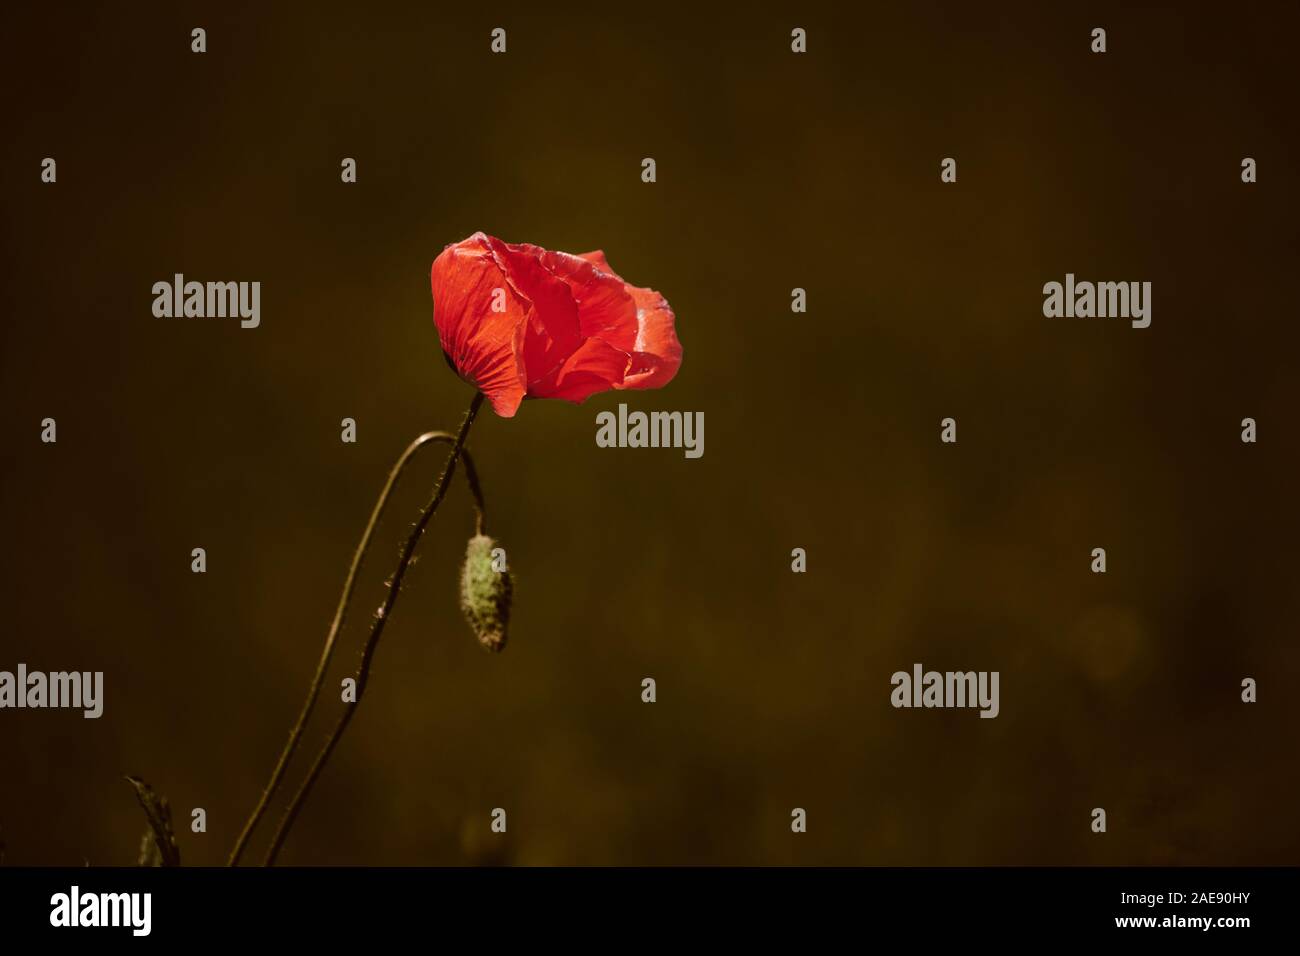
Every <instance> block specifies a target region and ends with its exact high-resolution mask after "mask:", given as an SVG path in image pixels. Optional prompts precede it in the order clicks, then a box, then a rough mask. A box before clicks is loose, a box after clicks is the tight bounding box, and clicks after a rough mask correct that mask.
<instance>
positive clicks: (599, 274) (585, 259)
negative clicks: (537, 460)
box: [429, 232, 682, 418]
mask: <svg viewBox="0 0 1300 956" xmlns="http://www.w3.org/2000/svg"><path fill="white" fill-rule="evenodd" d="M429 278H430V284H431V286H432V288H433V321H434V324H435V325H436V326H437V327H438V337H439V338H440V339H441V340H442V350H443V353H444V354H445V355H446V356H447V361H448V362H450V363H451V366H452V367H453V368H454V369H455V370H456V374H458V375H459V376H460V377H461V378H463V379H465V380H466V381H467V382H469V383H470V384H472V385H474V386H476V387H477V388H478V389H479V390H480V391H481V392H483V394H484V395H486V396H487V399H488V401H490V402H491V403H492V408H493V409H494V410H495V411H496V413H497V414H498V415H500V416H502V417H503V418H510V417H511V416H513V415H514V413H515V412H516V411H517V410H518V408H519V403H520V402H522V401H523V400H524V399H525V398H562V399H565V400H566V401H570V402H581V401H584V400H585V399H586V398H587V397H588V396H591V395H595V394H596V393H597V392H605V391H608V390H610V389H622V388H659V387H660V386H663V385H666V384H668V382H670V381H671V380H672V378H673V376H674V375H676V374H677V369H678V367H679V366H680V365H681V364H682V346H681V343H679V342H678V341H677V333H676V332H675V331H674V329H673V310H672V309H670V308H669V307H668V303H667V302H666V301H665V300H664V297H663V296H662V295H660V294H659V293H658V292H655V291H653V290H651V289H641V288H638V287H636V286H633V285H628V284H627V283H626V282H624V281H623V280H622V279H621V278H620V277H619V275H618V273H616V272H615V271H614V270H613V269H611V268H610V267H609V263H608V262H606V261H605V254H604V253H603V252H588V253H586V254H585V255H581V256H575V255H570V254H569V253H567V252H552V251H550V250H549V249H543V248H541V247H540V246H533V245H529V244H528V243H517V244H515V243H508V242H502V241H501V240H500V239H496V238H493V237H492V236H488V235H484V234H483V233H481V232H476V233H474V235H472V236H470V237H469V238H468V239H465V240H463V241H461V242H457V243H454V244H453V245H450V246H448V247H447V248H445V249H443V250H442V253H441V254H440V255H439V256H438V258H437V259H434V260H433V268H432V270H431V271H430V276H429Z"/></svg>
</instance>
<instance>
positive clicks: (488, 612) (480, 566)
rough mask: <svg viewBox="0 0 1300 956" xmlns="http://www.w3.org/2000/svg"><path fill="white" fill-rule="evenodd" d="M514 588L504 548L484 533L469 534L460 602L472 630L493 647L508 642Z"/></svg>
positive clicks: (483, 643) (461, 573) (484, 643)
mask: <svg viewBox="0 0 1300 956" xmlns="http://www.w3.org/2000/svg"><path fill="white" fill-rule="evenodd" d="M512 591H513V582H512V581H511V580H510V571H509V570H508V568H507V567H506V564H505V551H503V550H501V549H500V548H499V547H497V543H496V541H494V540H493V539H492V538H489V537H488V536H487V535H485V534H476V535H475V536H474V537H472V538H470V539H469V546H468V547H467V548H466V549H465V566H464V567H463V568H461V572H460V606H461V609H462V610H463V611H464V612H465V620H467V621H468V622H469V626H470V630H472V631H473V632H474V636H475V637H477V638H478V642H479V643H480V644H482V645H483V646H484V647H486V648H487V649H488V650H490V651H499V650H501V649H502V648H504V647H505V646H506V635H507V627H508V625H509V624H510V596H511V592H512Z"/></svg>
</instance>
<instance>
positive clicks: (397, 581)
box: [262, 392, 483, 866]
mask: <svg viewBox="0 0 1300 956" xmlns="http://www.w3.org/2000/svg"><path fill="white" fill-rule="evenodd" d="M482 404H483V393H482V392H478V393H476V394H475V395H474V400H473V401H472V402H470V405H469V411H468V412H466V414H465V420H464V421H463V422H462V423H461V426H460V431H459V432H458V433H457V434H456V439H455V441H454V442H453V443H452V448H451V454H450V455H449V456H448V457H447V466H446V468H445V469H443V472H442V477H441V478H439V479H438V484H437V487H436V488H434V492H433V497H432V498H431V499H430V500H429V503H428V504H427V505H425V507H424V511H422V512H421V513H420V518H419V520H418V521H416V523H415V527H414V528H412V529H411V533H410V534H409V535H408V536H407V539H406V544H405V545H404V546H403V548H402V555H401V557H400V558H399V559H398V561H397V570H396V571H395V572H394V573H393V579H392V581H390V582H389V585H388V595H387V596H386V597H385V598H384V603H383V605H381V606H380V608H379V610H378V611H377V612H375V619H374V621H373V622H372V623H371V625H370V636H369V637H368V638H367V639H366V645H365V648H364V649H363V650H362V652H361V664H360V666H359V667H358V668H357V675H356V681H357V686H356V700H355V701H354V702H353V703H351V704H349V705H347V706H346V707H345V708H344V710H343V713H342V715H341V716H340V717H339V720H338V723H336V724H335V725H334V730H333V732H331V734H330V736H329V739H328V740H327V741H326V742H325V746H324V747H323V748H321V752H320V753H319V754H317V756H316V762H315V763H313V764H312V767H311V770H310V771H308V773H307V777H306V779H305V780H303V782H302V786H300V787H299V788H298V792H297V793H296V794H294V797H293V800H292V801H291V802H290V803H289V807H288V809H287V810H285V813H284V818H283V819H282V820H281V821H280V826H279V827H278V828H277V829H276V831H275V836H274V837H272V838H271V846H270V849H268V850H267V851H266V859H265V860H263V861H262V865H263V866H271V865H272V864H273V863H275V858H276V857H277V856H278V855H279V853H280V849H281V847H283V846H284V841H285V838H286V837H287V836H288V835H289V830H290V829H291V828H292V826H293V823H294V821H295V820H296V819H297V818H298V813H299V811H300V810H301V809H302V805H303V801H305V800H306V799H307V796H308V795H309V794H310V793H311V789H312V787H313V785H314V784H315V783H316V779H317V778H318V777H319V776H320V773H321V770H322V769H324V767H325V764H326V763H327V762H328V761H329V758H330V754H332V753H333V752H334V748H335V747H336V746H338V742H339V740H341V739H342V737H343V733H344V731H346V730H347V729H348V724H349V723H351V721H352V715H353V714H355V713H356V711H357V708H358V707H360V706H361V701H362V698H363V696H364V694H365V689H366V681H367V680H368V679H369V677H370V664H371V662H372V661H373V660H374V656H375V649H376V648H377V647H378V645H379V638H380V636H381V635H382V634H383V633H384V626H385V625H386V624H387V623H388V618H389V617H390V616H391V614H392V611H393V605H394V604H396V603H397V595H398V594H399V593H400V592H401V589H402V579H403V578H405V577H406V571H407V569H408V568H409V567H410V566H411V559H412V558H413V557H415V548H416V546H417V545H418V544H419V543H420V538H421V537H422V536H423V535H424V529H425V528H426V527H428V524H429V521H430V520H432V518H433V516H434V513H435V512H436V511H437V510H438V506H439V505H440V504H442V499H443V498H445V497H446V496H447V488H448V487H449V486H450V485H451V479H452V476H453V475H454V474H455V473H456V463H457V462H458V461H459V460H460V458H461V455H462V454H463V452H464V449H465V439H466V438H467V437H468V435H469V430H470V426H471V425H473V424H474V417H475V416H476V415H477V414H478V410H479V407H480V406H481V405H482ZM467 462H468V459H467ZM466 473H467V474H468V473H469V466H468V465H467V466H466ZM477 485H478V480H477V475H475V476H473V478H472V479H471V486H472V487H477ZM480 495H481V492H480ZM478 527H479V529H480V530H481V529H482V527H483V511H482V507H481V498H480V508H479V520H478ZM317 690H319V688H317Z"/></svg>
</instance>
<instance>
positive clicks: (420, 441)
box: [226, 395, 487, 866]
mask: <svg viewBox="0 0 1300 956" xmlns="http://www.w3.org/2000/svg"><path fill="white" fill-rule="evenodd" d="M481 401H482V395H478V396H476V397H475V399H474V402H473V403H471V405H470V415H469V416H468V418H467V421H466V424H465V425H462V426H461V431H462V433H467V432H468V424H469V422H471V421H472V420H473V417H474V413H475V412H477V410H478V405H479V403H480V402H481ZM432 442H447V443H449V444H451V445H452V446H453V451H452V460H451V462H450V463H449V465H448V469H447V472H446V474H444V476H443V477H444V479H448V480H449V479H450V475H451V471H452V469H453V468H454V465H455V458H456V456H457V454H458V452H457V450H456V449H457V447H458V448H459V455H460V456H461V457H463V458H464V459H465V479H466V481H467V482H468V483H469V490H470V493H471V494H472V495H473V496H474V526H475V529H476V532H477V533H478V534H483V533H484V527H485V525H486V522H487V509H486V507H485V506H484V503H483V489H482V487H481V486H480V485H479V480H478V470H477V469H476V468H475V467H474V459H473V458H471V457H470V453H469V449H468V448H465V447H464V434H461V435H459V436H458V435H453V434H451V433H450V432H443V431H432V432H425V433H424V434H423V435H421V436H419V437H418V438H416V439H415V441H413V442H411V444H410V445H408V446H407V448H406V451H404V452H402V456H401V457H400V458H398V459H397V463H396V464H395V465H393V468H392V470H391V471H390V472H389V473H388V481H387V482H385V483H384V488H383V490H382V491H381V492H380V493H379V500H378V501H376V502H375V507H374V509H373V510H372V511H371V513H370V521H369V522H368V523H367V524H366V530H365V531H364V532H363V533H362V535H361V541H360V542H359V543H358V544H357V550H356V552H355V553H354V554H353V556H352V565H351V567H349V568H348V576H347V579H346V580H345V581H344V582H343V594H342V595H341V596H340V597H339V603H338V607H337V608H335V610H334V620H333V621H332V622H331V623H330V629H329V634H328V635H327V636H326V638H325V647H324V648H323V649H322V650H321V656H320V661H319V662H318V663H317V665H316V673H315V675H314V676H313V677H312V681H311V685H310V687H309V688H308V690H307V700H306V701H305V702H304V703H303V706H302V710H301V712H300V713H299V714H298V720H297V721H296V722H295V723H294V725H293V728H292V729H291V730H290V731H289V740H288V742H287V743H286V744H285V745H284V750H283V751H281V753H280V759H279V761H278V762H277V763H276V765H275V769H274V770H273V771H272V772H271V779H270V780H269V781H267V784H266V787H265V788H264V789H263V791H262V797H261V799H260V800H258V802H257V806H256V807H255V808H254V809H253V812H252V814H251V815H250V816H249V818H248V822H246V823H245V824H244V829H243V831H242V832H241V833H240V834H239V839H238V840H237V841H236V842H235V847H234V849H233V850H231V852H230V857H229V859H228V860H227V861H226V864H227V866H236V865H238V863H239V859H240V857H241V856H242V855H243V853H244V850H245V849H246V848H247V846H248V841H249V839H250V838H251V837H252V835H253V831H254V829H256V827H257V824H258V822H259V821H260V820H261V819H262V816H263V815H264V814H265V813H266V808H267V806H268V805H269V804H270V802H271V798H272V796H274V795H275V792H276V790H277V789H278V788H279V786H280V783H281V782H282V781H283V780H284V774H285V771H286V770H287V769H288V767H289V762H290V761H291V760H292V759H293V755H294V753H295V752H297V749H298V744H299V742H300V741H301V740H302V735H303V732H304V731H305V730H306V729H307V722H308V721H309V720H310V719H311V715H312V711H313V710H314V709H315V707H316V701H317V699H318V698H319V697H320V691H321V686H322V684H323V682H324V680H325V673H326V671H327V670H328V669H329V665H330V661H331V660H332V659H333V656H334V647H335V644H336V643H337V641H338V636H339V632H340V631H342V630H343V623H344V621H345V620H346V619H347V613H348V606H349V605H350V604H351V602H352V592H353V591H354V590H355V589H356V583H357V572H358V571H360V569H361V563H362V561H363V560H364V559H365V556H366V551H367V550H368V549H369V547H370V539H371V537H372V536H373V535H374V532H375V528H376V527H378V525H379V519H380V518H381V517H382V516H383V513H384V508H385V506H386V505H387V504H388V499H389V497H390V496H391V495H392V492H393V488H395V487H396V485H397V479H398V478H399V477H400V476H401V474H402V472H403V471H404V470H405V468H406V466H407V464H409V463H410V461H411V459H412V458H413V457H414V456H415V453H416V452H417V451H419V450H420V449H421V448H423V447H424V446H425V445H427V444H430V443H432ZM435 507H436V505H435ZM429 517H432V514H431V513H430V515H429ZM424 523H426V524H427V518H426V519H425V521H424ZM404 571H405V568H399V573H401V572H404ZM395 581H396V579H395ZM395 593H396V592H395V591H394V590H390V592H389V594H390V598H391V600H396V598H395V597H394V596H393V595H395ZM357 699H358V701H360V686H359V685H358V698H357ZM350 709H351V708H349V710H350Z"/></svg>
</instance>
